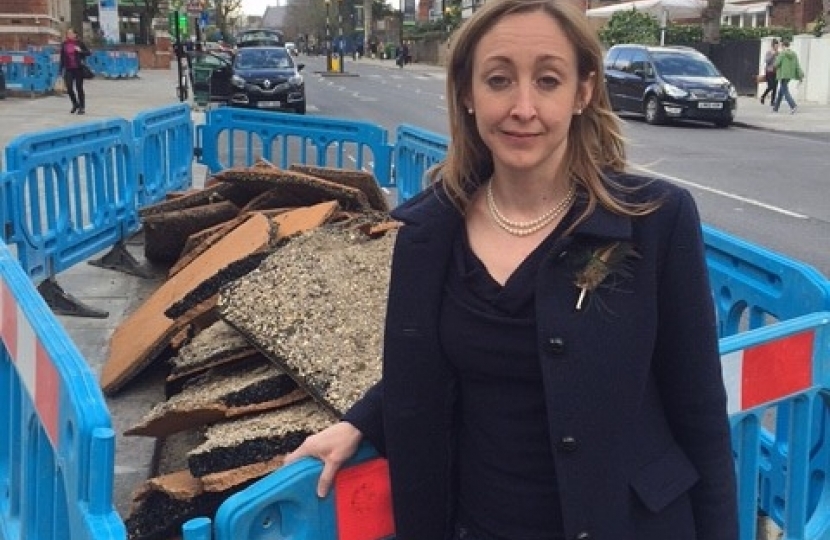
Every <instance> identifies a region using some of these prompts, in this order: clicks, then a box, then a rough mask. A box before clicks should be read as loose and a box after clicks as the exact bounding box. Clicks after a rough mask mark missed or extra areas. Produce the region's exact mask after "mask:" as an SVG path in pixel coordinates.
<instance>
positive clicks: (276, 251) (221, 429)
mask: <svg viewBox="0 0 830 540" xmlns="http://www.w3.org/2000/svg"><path fill="white" fill-rule="evenodd" d="M208 186H209V187H206V188H205V189H204V190H193V191H189V192H186V193H182V194H177V195H176V196H175V197H171V198H170V199H169V200H166V201H163V202H161V203H158V204H156V205H153V206H151V207H148V208H146V209H144V210H142V212H141V216H142V219H143V220H144V225H145V227H148V230H149V231H150V234H148V235H145V242H146V245H145V253H146V254H148V258H150V257H151V256H152V257H153V258H154V260H155V261H156V262H157V261H165V263H166V264H169V265H170V270H169V272H168V277H167V280H166V281H165V282H164V283H163V284H162V285H160V286H159V288H158V289H157V290H156V291H155V293H154V294H153V295H151V296H150V298H149V299H148V300H147V301H146V302H145V303H144V304H142V305H141V306H140V307H139V308H138V309H137V310H136V311H135V312H134V313H133V314H132V315H131V316H130V317H128V318H127V319H126V320H125V321H124V322H123V323H122V325H121V326H120V327H119V328H118V329H116V331H115V333H114V334H113V336H112V338H111V342H110V356H109V358H108V360H107V362H106V364H105V365H104V368H103V371H102V374H101V386H102V388H103V390H104V391H105V392H106V393H107V394H114V393H116V392H120V391H123V390H124V389H125V388H127V386H128V384H129V382H130V381H131V380H132V379H134V378H135V377H137V376H139V375H140V374H141V373H142V371H143V370H144V369H145V368H146V367H148V366H149V365H150V364H152V363H153V362H162V361H164V362H167V367H168V368H169V371H168V376H167V387H166V390H167V392H168V397H167V399H166V400H165V401H163V402H161V403H157V404H156V405H155V406H154V407H153V408H152V409H151V410H149V411H147V413H146V414H145V416H144V418H143V419H142V420H141V421H140V422H139V423H138V424H137V425H134V426H132V427H130V428H129V429H128V430H127V431H126V432H125V434H127V435H133V436H151V437H155V438H156V440H157V448H158V451H157V454H158V455H159V456H160V459H159V460H158V462H159V464H160V467H161V464H162V463H164V464H166V465H165V466H163V467H161V470H158V471H157V474H158V475H157V476H155V477H154V478H150V479H148V480H147V481H146V482H145V483H143V484H142V485H141V486H139V488H138V489H137V491H136V493H135V496H134V505H133V509H132V511H131V514H130V516H129V517H128V518H127V520H126V523H127V530H128V535H129V538H130V539H131V540H156V539H158V540H167V539H169V538H171V537H173V536H174V535H175V534H176V533H177V532H178V530H179V529H180V527H181V525H182V524H183V523H184V522H185V521H186V520H188V519H190V518H193V517H196V516H199V515H207V516H211V515H213V513H214V512H215V511H216V509H217V508H218V506H219V504H221V502H222V501H223V500H224V499H225V498H227V497H228V496H229V495H231V494H233V493H236V492H238V491H239V490H240V489H243V488H244V487H246V486H248V485H250V484H251V483H252V482H253V481H255V480H257V479H259V478H261V477H262V476H264V475H266V474H268V473H270V472H272V471H274V470H276V469H277V468H278V467H280V466H281V465H282V462H283V458H284V455H285V454H286V453H287V452H290V451H291V450H293V449H294V448H296V447H297V446H298V445H299V444H300V443H301V442H302V441H303V440H304V439H305V438H306V437H307V436H308V435H310V434H313V433H316V432H318V431H319V430H321V429H323V428H325V427H327V426H329V425H331V424H333V423H335V422H336V421H337V420H338V418H339V417H340V416H341V415H342V413H343V412H344V411H345V410H347V409H348V408H349V407H350V406H351V405H352V404H353V403H354V402H355V400H357V399H358V398H359V397H360V396H361V395H362V394H363V393H364V392H365V391H366V390H367V389H368V388H369V387H370V386H371V385H372V384H374V383H375V382H376V381H377V380H378V379H379V378H380V370H381V334H382V328H383V320H384V314H385V306H386V291H387V287H388V280H389V265H390V260H391V253H392V246H393V244H394V240H395V236H396V233H395V230H396V229H397V227H398V226H399V224H398V223H395V222H393V221H390V219H389V215H388V205H387V203H386V199H385V196H384V193H383V191H382V190H380V188H379V187H378V185H377V182H376V181H375V180H374V178H373V177H372V176H371V175H370V174H368V173H364V172H361V171H344V170H340V169H332V168H326V167H311V166H292V167H291V169H290V170H282V169H279V168H277V167H274V166H273V165H271V164H270V163H267V162H264V161H261V162H259V163H257V164H256V165H254V166H253V167H249V168H244V169H242V168H237V169H227V170H225V171H223V172H221V173H219V174H217V175H215V176H214V177H213V178H212V179H211V180H210V181H209V183H208ZM171 227H174V228H176V231H169V229H170V228H171ZM171 467H173V468H171Z"/></svg>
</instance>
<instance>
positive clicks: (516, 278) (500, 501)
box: [440, 233, 563, 540]
mask: <svg viewBox="0 0 830 540" xmlns="http://www.w3.org/2000/svg"><path fill="white" fill-rule="evenodd" d="M551 238H553V237H552V236H551V237H549V238H548V239H547V240H546V241H544V242H543V243H542V244H541V245H540V246H539V247H538V248H537V249H536V250H535V251H534V252H533V253H532V254H531V255H530V256H529V257H528V258H527V259H525V261H524V262H523V263H522V264H521V265H520V266H519V267H518V268H517V269H516V271H515V272H514V273H513V274H512V275H511V276H510V278H509V279H508V281H507V282H506V283H505V285H504V286H503V287H502V286H501V285H500V284H499V283H498V282H496V281H495V280H494V279H493V278H492V277H491V276H490V274H489V273H488V271H487V269H486V267H485V266H484V264H483V263H482V262H481V261H480V260H479V259H478V257H476V255H475V254H474V253H473V251H472V249H471V248H470V245H469V242H468V240H467V237H466V235H465V234H463V233H462V234H459V235H458V240H457V241H456V244H455V247H454V250H453V264H451V265H450V271H449V272H448V275H447V283H446V296H445V298H446V300H445V302H444V303H443V306H442V310H441V322H440V332H441V343H442V346H443V348H444V350H445V351H446V354H447V358H448V359H449V361H450V363H451V364H452V366H453V367H454V368H455V369H456V370H457V372H458V374H459V381H460V393H459V401H460V409H459V412H460V414H459V418H460V420H459V421H460V426H459V430H458V437H459V438H458V452H457V454H456V455H458V456H459V457H460V459H459V463H458V469H457V470H458V482H459V484H458V485H459V492H458V504H459V508H458V521H459V522H460V523H462V524H463V525H464V526H466V527H468V528H470V529H472V530H473V531H477V533H478V534H476V535H475V536H480V537H481V538H491V537H492V538H494V539H498V538H504V539H510V540H552V539H556V538H562V537H563V536H561V535H562V532H563V526H562V513H561V509H560V502H559V493H558V490H557V482H556V472H555V469H554V460H553V454H552V450H551V445H550V436H549V427H548V416H547V412H546V410H545V396H544V388H543V385H542V372H541V368H540V365H539V354H538V349H537V345H536V344H537V341H538V340H537V336H536V321H535V318H536V317H535V308H534V297H535V281H536V275H537V273H538V270H539V266H540V265H541V262H542V260H543V258H544V256H545V255H546V253H547V252H548V251H549V245H550V244H551V243H552V240H551Z"/></svg>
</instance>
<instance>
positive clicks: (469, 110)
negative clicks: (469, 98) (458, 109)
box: [467, 107, 475, 114]
mask: <svg viewBox="0 0 830 540" xmlns="http://www.w3.org/2000/svg"><path fill="white" fill-rule="evenodd" d="M474 112H475V111H473V108H472V107H470V108H469V109H467V113H468V114H473V113H474Z"/></svg>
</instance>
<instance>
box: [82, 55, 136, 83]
mask: <svg viewBox="0 0 830 540" xmlns="http://www.w3.org/2000/svg"><path fill="white" fill-rule="evenodd" d="M86 63H87V65H88V66H89V67H90V69H91V70H92V71H93V72H94V73H95V74H96V75H99V76H101V77H104V78H105V79H124V78H130V77H137V76H138V70H139V63H138V54H136V53H135V52H134V51H110V50H95V51H92V54H90V55H89V56H88V57H87V60H86Z"/></svg>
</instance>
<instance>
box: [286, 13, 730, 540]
mask: <svg viewBox="0 0 830 540" xmlns="http://www.w3.org/2000/svg"><path fill="white" fill-rule="evenodd" d="M602 51H603V49H602V46H601V44H600V43H599V41H598V39H597V35H596V32H595V31H594V29H593V26H592V25H590V24H589V22H588V21H587V19H586V18H585V15H584V13H583V12H582V10H580V9H579V7H578V5H577V4H576V3H573V2H562V1H560V0H490V1H488V2H486V3H485V4H483V6H482V7H481V8H480V9H479V10H477V11H476V13H475V14H473V16H472V17H471V18H470V19H468V20H467V21H466V22H465V24H464V25H463V26H462V27H461V29H460V30H459V31H458V32H457V34H456V35H454V36H453V43H452V46H451V50H450V53H449V58H448V63H447V66H448V67H447V69H448V73H447V88H446V96H447V108H448V116H449V122H450V126H449V133H450V142H449V148H448V152H447V156H446V159H445V160H444V161H443V162H441V163H439V164H438V165H437V166H436V167H434V168H433V169H431V170H430V172H429V178H430V180H432V185H431V186H430V187H429V188H427V189H425V190H424V191H423V192H422V193H421V194H420V195H418V196H416V197H414V198H413V199H411V200H410V201H408V202H406V203H404V204H403V205H401V206H399V207H398V208H397V209H395V210H394V211H393V213H392V216H393V218H394V219H395V220H397V221H399V222H401V223H402V226H401V228H400V229H399V230H398V232H397V238H396V242H395V249H394V252H393V255H392V265H391V276H390V285H389V295H388V304H387V310H386V314H385V331H384V348H383V374H382V377H381V380H380V381H379V382H378V383H377V384H376V385H375V386H373V387H372V388H371V389H370V390H369V391H368V392H367V393H366V394H365V395H364V396H363V397H362V398H361V399H360V400H359V401H357V402H356V403H355V405H354V406H353V407H351V408H350V409H349V410H348V411H347V413H346V414H345V415H344V416H343V418H342V420H341V421H340V422H338V423H336V424H334V425H333V426H331V427H329V428H327V429H325V430H323V431H321V432H319V433H317V434H315V435H312V436H310V437H309V438H307V439H306V440H305V441H304V442H303V443H302V444H301V445H300V447H299V448H298V449H296V450H295V451H294V452H292V453H290V454H289V455H288V456H287V460H286V461H287V462H288V463H290V462H293V461H295V460H296V459H298V458H300V457H303V456H314V457H317V458H319V459H321V460H322V461H323V470H322V473H321V476H320V479H319V481H318V486H317V491H318V495H320V496H324V495H325V494H326V493H327V492H328V490H329V489H330V487H331V485H332V481H333V478H334V475H335V473H336V471H337V470H338V469H339V468H340V467H341V466H342V464H343V463H344V462H345V461H346V460H347V459H348V458H349V457H351V456H352V455H353V454H354V452H355V450H356V449H357V448H358V446H359V444H360V443H361V442H362V441H363V440H366V441H368V442H369V443H371V444H372V445H373V446H374V447H375V448H377V450H378V451H379V452H380V453H381V455H383V456H385V457H386V458H387V460H388V465H389V473H390V475H389V476H390V482H391V490H392V506H393V513H394V523H395V528H396V531H395V537H396V538H397V539H398V540H506V539H507V540H530V539H532V540H561V539H565V538H568V539H589V538H590V539H591V540H666V539H671V540H735V539H736V538H738V518H737V495H736V485H735V483H736V478H735V465H734V461H733V456H732V449H731V440H730V428H729V421H728V415H727V395H726V391H725V389H724V384H723V378H722V372H721V364H720V356H719V354H718V338H717V332H716V321H715V309H714V306H713V303H712V294H711V289H710V286H709V281H708V273H707V269H706V261H705V256H704V246H703V240H702V237H701V224H700V218H699V216H698V212H697V209H696V205H695V202H694V200H693V198H692V196H691V194H690V193H689V192H688V191H687V190H685V189H683V188H681V187H679V186H676V185H674V184H672V183H669V182H666V181H663V180H659V179H656V178H649V177H644V176H639V175H635V174H632V173H628V172H627V171H626V169H627V162H626V158H625V146H624V139H623V135H622V133H621V128H620V125H619V121H618V119H617V117H616V116H615V115H614V114H613V112H612V111H611V107H610V102H609V98H608V94H607V90H606V88H605V84H604V74H603V52H602Z"/></svg>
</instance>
